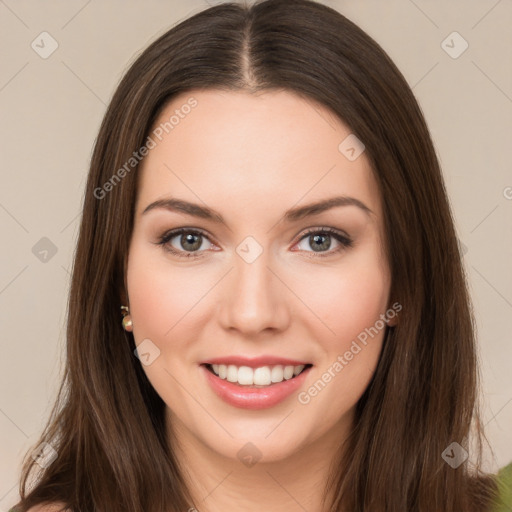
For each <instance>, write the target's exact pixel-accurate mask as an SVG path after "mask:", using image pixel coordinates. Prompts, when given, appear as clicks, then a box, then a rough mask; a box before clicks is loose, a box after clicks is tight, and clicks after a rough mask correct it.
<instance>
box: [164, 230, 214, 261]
mask: <svg viewBox="0 0 512 512" xmlns="http://www.w3.org/2000/svg"><path fill="white" fill-rule="evenodd" d="M205 240H208V237H207V236H206V235H205V234H204V233H203V232H202V231H198V230H196V229H188V228H180V229H175V230H173V231H168V232H166V233H164V234H163V235H162V236H161V237H160V238H159V241H158V242H157V244H158V245H162V246H163V248H164V249H165V250H166V251H168V252H170V253H172V254H174V255H176V256H179V257H182V258H198V257H200V256H201V255H200V254H194V253H200V252H202V251H204V250H207V249H208V248H205V247H204V246H203V242H204V241H205ZM210 244H211V242H210Z"/></svg>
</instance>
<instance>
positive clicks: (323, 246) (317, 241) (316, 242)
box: [310, 235, 330, 250]
mask: <svg viewBox="0 0 512 512" xmlns="http://www.w3.org/2000/svg"><path fill="white" fill-rule="evenodd" d="M310 239H313V240H314V243H313V244H312V247H313V249H314V250H316V249H315V247H317V248H319V249H329V245H330V243H328V240H329V235H312V236H311V237H310ZM321 239H324V241H323V243H322V241H321Z"/></svg>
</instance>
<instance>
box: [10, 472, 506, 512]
mask: <svg viewBox="0 0 512 512" xmlns="http://www.w3.org/2000/svg"><path fill="white" fill-rule="evenodd" d="M498 486H499V489H500V496H499V499H498V501H497V503H496V504H495V505H494V508H493V509H492V512H512V462H511V463H510V464H509V465H508V466H505V467H504V468H502V469H500V471H499V473H498ZM9 512H16V511H15V510H14V509H13V508H11V509H10V510H9Z"/></svg>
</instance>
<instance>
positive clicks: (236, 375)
mask: <svg viewBox="0 0 512 512" xmlns="http://www.w3.org/2000/svg"><path fill="white" fill-rule="evenodd" d="M211 366H212V369H213V371H214V373H215V374H216V375H217V376H218V377H220V378H221V379H225V380H228V381H229V382H236V383H238V384H240V385H242V386H252V385H255V386H270V385H271V384H275V383H278V382H282V381H283V380H290V379H291V378H292V377H294V376H297V375H299V373H300V372H302V370H304V368H305V365H303V364H301V365H297V366H283V365H276V366H272V367H270V366H261V367H259V368H250V367H249V366H240V367H238V366H235V365H233V364H230V365H225V364H212V365H211Z"/></svg>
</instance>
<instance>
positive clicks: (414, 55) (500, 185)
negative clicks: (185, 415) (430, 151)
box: [0, 0, 512, 512]
mask: <svg viewBox="0 0 512 512" xmlns="http://www.w3.org/2000/svg"><path fill="white" fill-rule="evenodd" d="M214 3H219V2H214V1H213V0H210V2H206V1H204V0H195V1H185V0H167V1H163V0H152V1H144V2H143V1H129V2H127V1H121V0H115V1H102V2H101V1H98V0H90V1H87V0H83V1H78V0H77V1H69V0H68V1H64V0H61V1H47V2H40V1H36V0H30V1H28V0H27V1H15V0H0V34H1V35H0V37H1V44H0V53H1V58H2V60H1V62H2V65H1V68H0V111H1V116H2V117H1V119H2V123H1V128H0V129H1V133H0V144H1V156H2V158H1V179H2V182H1V188H0V227H1V230H2V248H3V250H2V251H1V253H0V259H1V267H0V321H1V336H2V341H1V343H2V350H1V354H2V355H1V358H0V379H1V394H0V436H1V440H0V453H1V457H0V512H1V511H4V510H8V508H9V507H10V506H11V505H12V504H13V503H14V502H15V501H16V499H17V475H18V471H19V464H20V461H21V457H22V455H23V453H24V451H25V450H26V449H27V448H28V447H29V446H30V445H31V444H32V443H33V442H35V441H36V439H37V436H38V434H39V432H40V429H41V427H42V424H43V421H44V420H45V418H46V416H47V414H48V413H49V411H50V405H51V402H52V401H53V398H54V396H55V392H56V390H57V383H58V380H59V375H60V372H61V369H62V367H61V361H62V359H61V357H62V354H63V348H64V337H65V316H66V301H67V293H68V286H69V277H70V276H69V271H68V269H69V268H70V267H71V262H72V255H73V251H74V246H75V242H76V238H77V229H78V219H79V215H80V206H81V201H82V193H83V189H84V183H85V179H86V173H87V169H88V163H89V158H90V155H91V149H92V145H93V142H94V139H95V137H96V135H97V131H98V128H99V124H100V122H101V119H102V116H103V114H104V111H105V107H106V104H107V103H108V101H109V99H110V97H111V95H112V93H113V91H114V88H115V86H116V84H117V83H118V81H119V79H120V77H121V76H122V74H123V72H124V71H125V70H126V69H127V67H128V65H129V63H131V62H132V61H133V58H134V55H135V54H136V53H138V52H139V51H140V50H141V49H143V48H144V47H146V46H147V45H148V44H149V43H150V42H151V41H153V40H154V39H155V38H156V37H157V36H159V35H161V34H162V33H163V32H165V31H166V30H168V29H169V28H170V27H171V26H172V25H174V24H175V23H177V22H178V21H181V20H182V19H184V18H186V17H188V16H189V15H191V14H193V13H196V12H198V11H200V10H202V9H203V8H205V7H207V6H208V5H209V4H210V5H213V4H214ZM323 3H325V4H326V5H329V6H331V7H334V8H336V9H338V10H339V11H340V12H342V13H343V14H345V15H346V16H347V17H348V18H350V19H351V20H353V21H354V22H356V23H357V24H358V25H359V26H360V27H361V28H363V29H364V30H365V31H367V32H368V33H369V34H370V35H371V36H372V37H374V38H375V39H376V40H377V42H378V43H379V44H380V45H381V46H382V47H383V48H384V49H385V50H386V51H387V52H388V53H389V55H390V56H391V58H392V59H394V61H395V62H396V64H397V65H398V67H399V68H400V69H401V71H402V72H403V74H404V75H405V77H406V79H407V80H408V82H409V84H410V85H411V87H413V90H414V93H415V94H416V97H417V98H418V100H419V102H420V104H421V107H422V109H423V111H424V113H425V116H426V118H427V122H428V124H429V127H430V129H431V132H432V135H433V138H434V142H435V144H436V148H437V151H438V155H439V157H440V160H441V164H442V166H443V169H444V173H445V177H446V185H447V188H448V192H449V195H450V198H451V201H452V205H453V210H454V214H455V218H456V223H457V230H458V233H459V237H460V240H461V242H462V243H463V244H464V246H465V247H466V248H467V252H466V254H465V264H466V268H467V272H468V278H469V281H470V284H471V290H472V295H473V298H474V305H475V313H476V317H477V320H478V328H479V340H480V356H481V361H482V376H483V379H482V381H483V391H484V394H483V411H484V419H485V423H486V429H487V433H488V438H489V441H490V444H491V445H492V447H493V449H494V452H495V453H494V455H492V454H489V456H488V467H489V468H490V469H491V470H496V469H497V468H498V467H501V466H503V465H504V464H506V463H508V462H510V461H512V442H511V437H512V436H511V434H510V432H511V431H512V371H511V369H512V368H511V360H512V343H511V328H512V324H511V318H512V272H511V261H512V236H511V234H512V228H511V226H512V172H511V170H512V169H511V162H512V150H511V146H512V122H511V119H512V66H511V64H512V31H511V30H510V27H511V26H512V2H510V0H500V1H497V0H480V1H476V0H474V1H467V0H451V1H450V2H445V1H442V0H439V1H433V0H414V2H413V1H412V0H410V1H409V0H393V1H385V2H384V1H382V0H381V1H378V0H371V1H370V0H357V1H356V0H347V1H343V0H338V1H336V0H330V1H327V0H325V1H324V2H323ZM43 31H47V32H48V33H49V34H51V36H52V37H53V38H54V39H55V40H56V41H57V43H58V48H57V49H56V51H55V52H54V53H53V54H52V55H50V56H49V57H48V58H47V59H43V58H41V57H40V55H39V54H38V53H36V51H34V50H33V49H32V47H31V43H32V41H34V40H35V41H36V43H37V42H38V41H40V38H38V36H39V34H41V32H43ZM453 31H457V32H458V33H460V35H461V36H462V37H463V38H464V40H465V41H467V43H468V44H469V47H468V48H467V50H466V51H465V52H464V53H462V54H461V55H460V56H458V58H452V56H450V55H449V54H448V53H447V52H446V51H445V50H444V49H443V47H442V46H441V44H442V41H443V40H445V39H446V38H447V36H448V35H449V34H451V33H452V32H453ZM44 37H47V36H44ZM452 39H453V36H451V38H449V39H448V40H447V44H449V45H450V46H452V47H453V48H452V49H451V50H449V51H451V52H452V54H453V52H458V51H460V49H462V48H463V47H462V44H463V41H462V40H460V39H459V40H457V39H456V38H455V39H453V41H454V42H453V43H452V42H451V40H452ZM46 43H47V44H45V48H46V49H48V48H49V47H50V46H49V39H46ZM40 51H41V50H40ZM43 237H46V238H48V239H49V240H51V243H52V244H53V245H54V246H55V249H56V250H57V252H56V253H55V254H54V255H52V252H49V253H48V254H47V255H46V259H47V261H41V259H40V258H42V257H43V256H44V253H41V252H40V250H41V247H44V245H45V244H48V241H43V242H39V241H40V239H41V238H43ZM38 242H39V244H42V245H41V246H40V245H36V244H38ZM34 246H35V247H36V249H33V247H34ZM37 248H39V252H38V250H37ZM34 253H35V254H34ZM91 300H93V298H91Z"/></svg>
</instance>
